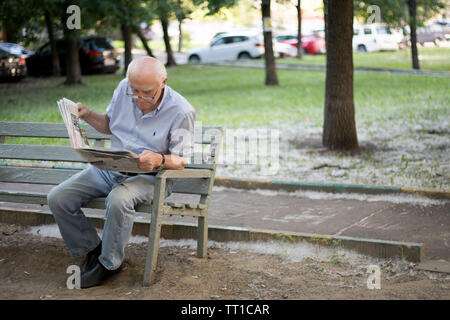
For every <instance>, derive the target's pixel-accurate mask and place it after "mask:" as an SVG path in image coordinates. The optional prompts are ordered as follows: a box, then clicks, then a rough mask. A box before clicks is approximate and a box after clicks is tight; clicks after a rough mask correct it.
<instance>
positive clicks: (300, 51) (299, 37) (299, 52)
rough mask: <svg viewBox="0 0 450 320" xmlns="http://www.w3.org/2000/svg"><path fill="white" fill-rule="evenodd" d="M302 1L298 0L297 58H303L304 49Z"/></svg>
mask: <svg viewBox="0 0 450 320" xmlns="http://www.w3.org/2000/svg"><path fill="white" fill-rule="evenodd" d="M301 2H302V1H301V0H297V40H298V41H297V58H298V59H301V58H303V47H302V9H301Z"/></svg>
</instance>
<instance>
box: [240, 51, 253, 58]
mask: <svg viewBox="0 0 450 320" xmlns="http://www.w3.org/2000/svg"><path fill="white" fill-rule="evenodd" d="M250 58H251V56H250V54H249V53H248V52H241V53H239V55H238V59H239V60H248V59H250Z"/></svg>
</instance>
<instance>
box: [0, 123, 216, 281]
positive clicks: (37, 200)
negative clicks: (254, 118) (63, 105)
mask: <svg viewBox="0 0 450 320" xmlns="http://www.w3.org/2000/svg"><path fill="white" fill-rule="evenodd" d="M86 132H87V136H88V138H89V139H93V140H94V141H95V146H96V147H102V146H105V143H106V142H107V141H108V140H109V139H110V136H109V135H105V134H101V133H99V132H97V131H96V130H95V129H93V128H92V127H90V126H88V125H87V126H86ZM222 135H223V131H222V128H220V127H202V128H196V131H195V135H194V136H195V148H194V154H193V156H192V158H191V163H190V164H188V165H187V166H186V168H185V169H183V170H161V171H160V172H159V173H158V174H157V175H156V177H155V178H156V179H155V188H154V195H153V201H151V203H150V202H145V203H141V204H138V205H137V206H136V208H135V209H136V211H137V212H146V213H150V214H151V223H150V232H149V241H148V245H147V257H146V264H145V269H144V282H143V283H144V285H145V286H148V285H150V284H151V283H152V282H153V281H154V278H155V270H156V263H157V257H158V249H159V237H160V231H161V223H162V216H163V215H173V214H174V215H183V216H193V217H198V240H197V257H199V258H203V257H205V256H206V250H207V241H208V208H209V203H210V197H211V192H212V187H213V184H214V176H215V171H216V154H218V147H219V146H220V144H221V141H222ZM10 137H14V138H10ZM18 137H28V139H27V140H26V141H27V142H28V141H31V142H33V143H34V144H20V143H14V142H17V141H20V140H21V139H20V138H18ZM29 138H65V139H68V135H67V130H66V127H65V125H64V124H62V123H30V122H0V161H1V162H0V182H10V183H30V184H45V185H57V184H59V183H61V182H63V181H65V180H66V179H68V178H69V177H71V176H72V175H74V174H75V173H77V172H79V171H80V170H82V169H83V167H82V166H80V163H84V162H85V161H84V160H83V159H82V158H81V157H80V156H79V155H78V154H77V153H76V152H75V151H74V150H73V149H72V148H71V147H70V146H61V145H59V146H58V145H55V144H54V143H53V145H42V139H29ZM34 140H37V141H38V142H37V143H36V142H35V141H34ZM56 141H58V140H56ZM67 141H68V140H67ZM11 142H12V143H11ZM46 143H47V144H48V143H49V140H47V141H46ZM91 145H92V144H91ZM197 150H200V152H196V151H197ZM11 159H15V161H14V160H11ZM17 160H19V161H17ZM55 161H57V162H59V163H61V162H62V163H63V165H61V164H58V163H55ZM67 163H72V164H71V165H69V164H67ZM74 165H75V166H74ZM166 179H173V180H174V184H173V191H172V193H184V194H194V195H200V199H199V202H198V203H171V202H166V201H165V200H166V199H165V190H166ZM0 201H4V202H16V203H27V204H40V205H46V204H47V193H45V192H26V191H12V190H1V189H0ZM84 207H85V208H96V209H105V198H96V199H93V200H92V201H90V202H89V203H87V204H86V205H85V206H84Z"/></svg>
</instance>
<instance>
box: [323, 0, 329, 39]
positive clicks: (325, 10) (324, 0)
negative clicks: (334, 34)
mask: <svg viewBox="0 0 450 320" xmlns="http://www.w3.org/2000/svg"><path fill="white" fill-rule="evenodd" d="M327 2H328V0H323V28H324V29H323V31H324V34H325V47H327V33H328V32H327V30H328V28H327V16H328V15H327Z"/></svg>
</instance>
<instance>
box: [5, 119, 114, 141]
mask: <svg viewBox="0 0 450 320" xmlns="http://www.w3.org/2000/svg"><path fill="white" fill-rule="evenodd" d="M85 130H86V134H87V136H88V138H90V139H109V138H110V135H107V134H103V133H100V132H98V131H97V130H95V129H94V128H93V127H91V126H90V125H89V124H86V125H85ZM0 135H5V136H9V137H35V138H69V135H68V134H67V129H66V126H65V124H64V123H48V122H0Z"/></svg>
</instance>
